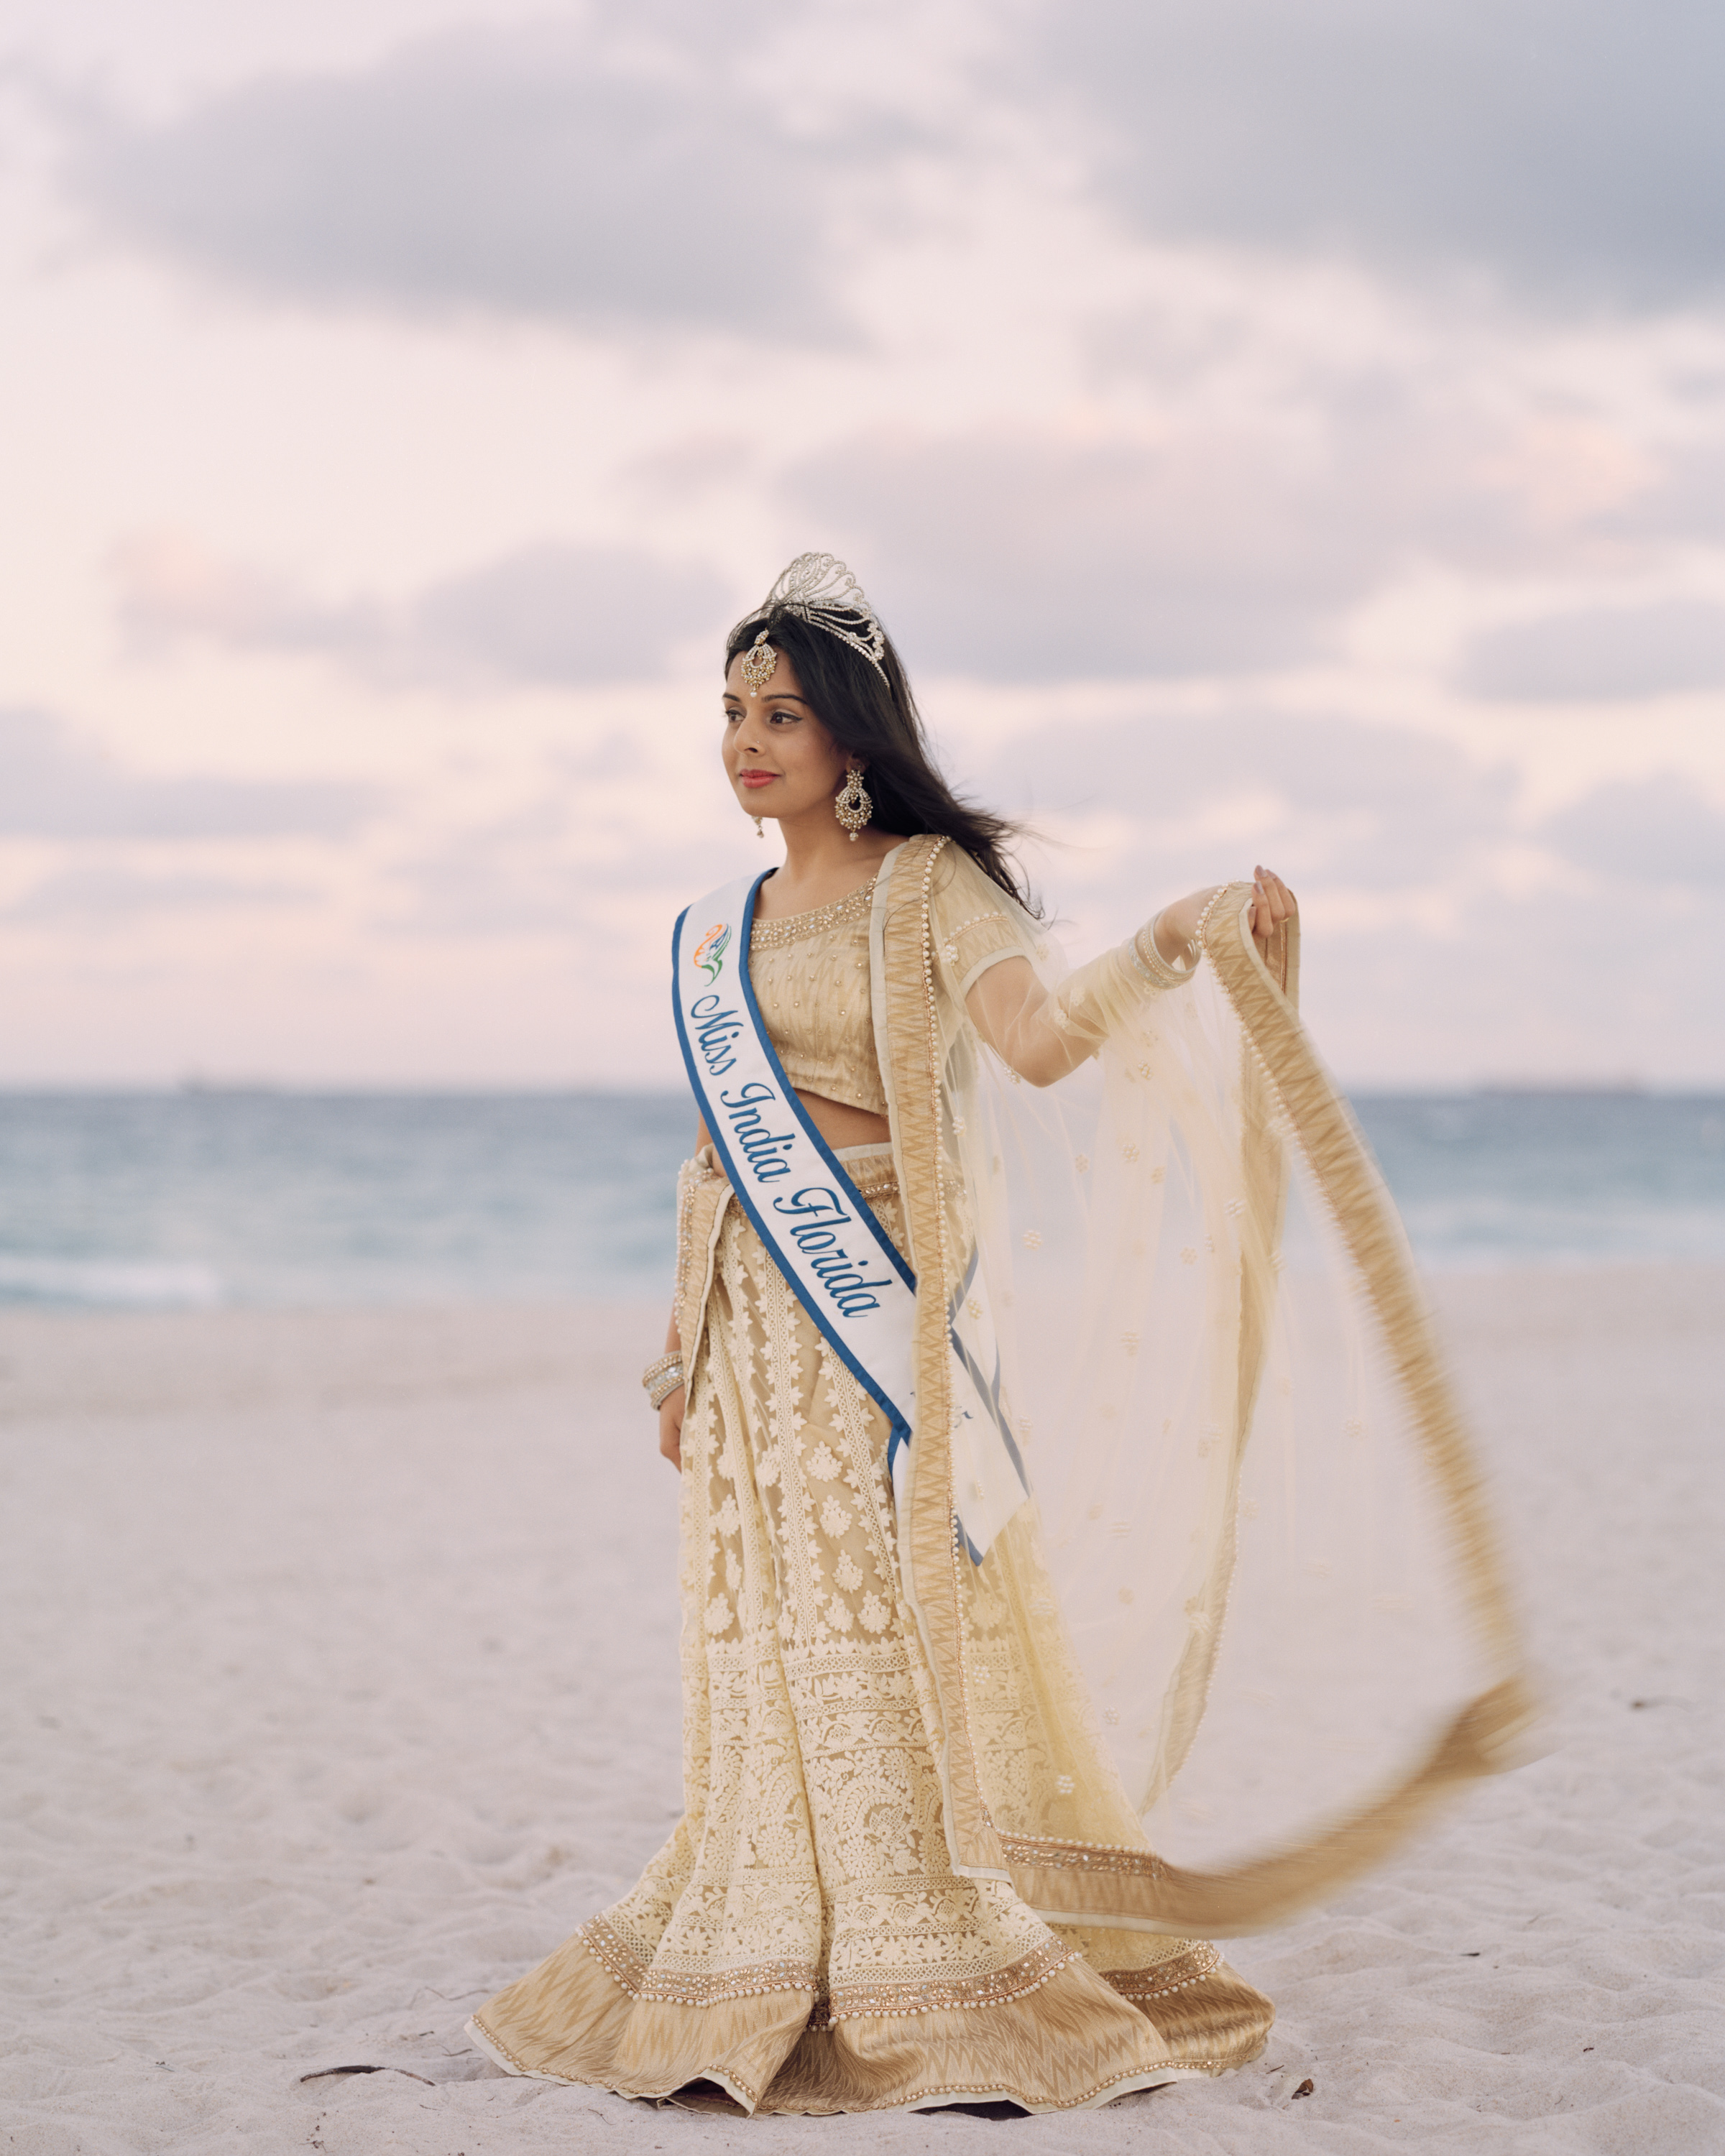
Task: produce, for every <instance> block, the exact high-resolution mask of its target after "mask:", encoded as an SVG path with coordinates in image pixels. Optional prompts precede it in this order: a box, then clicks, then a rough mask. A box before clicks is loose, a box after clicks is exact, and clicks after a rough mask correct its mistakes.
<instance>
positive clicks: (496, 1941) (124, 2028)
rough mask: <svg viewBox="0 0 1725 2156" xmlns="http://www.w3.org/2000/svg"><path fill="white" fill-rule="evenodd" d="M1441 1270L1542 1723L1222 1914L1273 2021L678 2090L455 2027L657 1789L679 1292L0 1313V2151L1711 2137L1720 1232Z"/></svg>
mask: <svg viewBox="0 0 1725 2156" xmlns="http://www.w3.org/2000/svg"><path fill="white" fill-rule="evenodd" d="M1439 1301H1440V1307H1441V1309H1442V1312H1443V1314H1444V1317H1445V1325H1446V1329H1447V1332H1448V1336H1449V1338H1450V1342H1451V1346H1452V1348H1453V1352H1454V1355H1455V1363H1456V1366H1457V1368H1458V1371H1459V1373H1460V1375H1461V1382H1462V1383H1463V1386H1464V1389H1465V1390H1466V1394H1467V1396H1468V1398H1469V1399H1470V1400H1471V1404H1472V1406H1473V1408H1474V1410H1475V1413H1476V1419H1477V1424H1478V1427H1479V1430H1480V1432H1481V1440H1482V1444H1483V1446H1484V1449H1485V1451H1486V1456H1487V1459H1488V1461H1489V1463H1490V1466H1491V1471H1492V1473H1493V1476H1494V1478H1495V1480H1496V1481H1497V1485H1498V1487H1499V1491H1500V1493H1501V1501H1502V1510H1503V1512H1504V1514H1505V1517H1506V1519H1507V1523H1508V1525H1509V1527H1510V1531H1511V1536H1512V1548H1513V1549H1514V1551H1515V1554H1516V1558H1517V1572H1518V1574H1519V1577H1520V1579H1521V1582H1522V1587H1523V1589H1524V1592H1525V1594H1526V1597H1527V1604H1528V1608H1529V1611H1530V1615H1531V1620H1532V1628H1533V1631H1534V1635H1535V1638H1536V1641H1537V1645H1538V1652H1539V1655H1540V1658H1541V1661H1542V1662H1543V1665H1544V1666H1545V1668H1546V1670H1547V1671H1548V1674H1549V1678H1550V1682H1551V1687H1552V1694H1553V1702H1554V1706H1553V1717H1552V1723H1551V1727H1550V1729H1549V1732H1548V1751H1547V1753H1546V1755H1545V1756H1544V1757H1543V1758H1542V1759H1540V1760H1539V1761H1538V1763H1536V1764H1534V1765H1532V1766H1530V1767H1527V1768H1524V1769H1522V1771H1521V1772H1519V1773H1518V1774H1514V1775H1512V1776H1510V1777H1508V1778H1507V1779H1503V1780H1502V1781H1499V1782H1497V1783H1495V1784H1491V1785H1489V1786H1487V1787H1486V1788H1484V1789H1480V1790H1478V1791H1476V1793H1475V1794H1472V1796H1471V1798H1469V1799H1467V1800H1466V1801H1465V1803H1464V1804H1462V1805H1461V1807H1460V1808H1458V1809H1456V1810H1455V1811H1454V1812H1453V1813H1451V1814H1450V1815H1448V1817H1447V1819H1446V1820H1445V1822H1444V1823H1443V1824H1442V1825H1440V1827H1439V1828H1438V1829H1437V1830H1436V1831H1435V1833H1433V1834H1432V1835H1430V1837H1429V1838H1428V1839H1426V1840H1424V1841H1423V1842H1421V1843H1420V1844H1419V1845H1416V1846H1414V1847H1413V1848H1412V1849H1410V1850H1409V1851H1408V1852H1407V1853H1406V1854H1405V1855H1404V1856H1403V1857H1402V1858H1401V1859H1400V1861H1398V1862H1397V1863H1396V1864H1395V1865H1394V1866H1393V1867H1392V1868H1390V1869H1389V1870H1387V1871H1384V1872H1382V1873H1380V1874H1378V1876H1375V1877H1373V1878H1372V1879H1371V1880H1369V1881H1367V1882H1365V1883H1364V1884H1363V1885H1362V1886H1358V1887H1356V1888H1355V1889H1354V1890H1353V1891H1352V1892H1349V1893H1348V1895H1347V1896H1346V1897H1344V1898H1343V1900H1341V1901H1340V1902H1337V1904H1336V1905H1335V1906H1334V1907H1330V1908H1328V1909H1326V1910H1324V1911H1322V1912H1320V1913H1318V1914H1316V1915H1314V1916H1312V1917H1308V1918H1307V1919H1306V1920H1304V1921H1303V1922H1301V1923H1300V1924H1298V1925H1297V1926H1296V1927H1295V1928H1291V1929H1290V1930H1288V1931H1286V1932H1284V1933H1278V1934H1276V1935H1274V1936H1271V1937H1266V1938H1257V1939H1250V1940H1240V1941H1237V1942H1235V1943H1234V1945H1233V1946H1232V1947H1231V1948H1230V1958H1232V1959H1233V1960H1234V1961H1235V1963H1236V1965H1237V1966H1238V1967H1239V1968H1240V1970H1241V1971H1242V1973H1243V1974H1245V1975H1246V1976H1248V1977H1249V1978H1250V1979H1251V1980H1252V1981H1253V1982H1255V1983H1256V1984H1260V1985H1262V1986H1263V1987H1264V1988H1265V1989H1267V1990H1268V1991H1270V1992H1271V1994H1273V1996H1274V1997H1275V1999H1276V2002H1277V2006H1278V2010H1279V2016H1280V2018H1279V2020H1278V2023H1277V2026H1276V2030H1275V2032H1274V2035H1272V2038H1271V2045H1270V2048H1269V2050H1268V2051H1267V2052H1266V2054H1265V2055H1264V2056H1263V2058H1262V2059H1261V2060H1260V2061H1258V2062H1257V2064H1255V2066H1251V2067H1250V2068H1247V2069H1246V2070H1245V2071H1242V2072H1240V2073H1239V2074H1237V2075H1235V2076H1233V2077H1232V2078H1230V2079H1228V2080H1225V2081H1222V2082H1214V2083H1209V2082H1206V2083H1202V2084H1185V2085H1182V2086H1179V2087H1174V2088H1170V2089H1168V2090H1163V2091H1159V2092H1153V2093H1151V2094H1148V2095H1145V2096H1141V2097H1132V2098H1129V2099H1127V2101H1125V2102H1122V2103H1121V2104H1119V2105H1117V2106H1115V2107H1111V2108H1110V2109H1108V2110H1106V2111H1103V2112H1090V2113H1084V2114H1080V2115H1077V2116H1075V2117H1042V2118H1035V2119H1023V2118H1020V2119H1014V2120H1012V2121H1010V2122H997V2121H994V2120H991V2119H987V2118H979V2117H974V2116H971V2115H968V2114H964V2113H950V2112H949V2113H942V2114H936V2115H932V2116H921V2117H880V2116H874V2117H847V2118H839V2119H834V2120H826V2121H799V2120H796V2119H783V2118H770V2119H761V2120H743V2119H740V2118H737V2117H723V2116H712V2115H705V2114H692V2113H689V2112H679V2111H675V2110H669V2109H664V2108H655V2107H648V2106H644V2105H637V2104H631V2103H629V2102H625V2101H624V2100H623V2099H621V2098H619V2097H612V2096H608V2095H605V2094H602V2093H600V2092H596V2091H593V2090H587V2089H578V2088H567V2089H566V2088H561V2087H552V2086H547V2085H543V2084H540V2083H535V2082H521V2081H517V2080H513V2079H511V2078H509V2077H508V2076H503V2075H501V2074H499V2073H498V2072H497V2071H495V2069H494V2068H492V2067H491V2066H490V2065H489V2063H488V2062H486V2061H485V2060H483V2059H482V2058H481V2057H480V2056H478V2055H477V2054H476V2053H475V2051H473V2050H472V2048H471V2047H470V2045H469V2044H468V2042H467V2040H466V2039H465V2036H464V2035H463V2034H462V2024H463V2021H464V2020H465V2016H466V2015H468V2013H469V2012H470V2011H471V2010H472V2008H473V2007H474V2006H475V2005H477V2004H478V2003H479V2002H480V2000H481V1999H484V1998H485V1996H487V1995H488V1994H490V1992H491V1991H492V1990H494V1989H495V1988H496V1987H498V1986H499V1985H500V1984H502V1983H503V1982H505V1981H506V1980H507V1979H510V1978H512V1977H513V1976H515V1975H516V1974H519V1973H520V1972H521V1971H522V1970H523V1969H526V1967H527V1966H528V1965H529V1964H531V1963H532V1962H534V1961H536V1959H537V1958H539V1957H540V1956H541V1955H542V1954H543V1953H546V1952H547V1950H548V1949H549V1948H551V1947H552V1946H553V1945H554V1944H556V1943H557V1942H558V1941H559V1940H561V1939H562V1938H564V1937H565V1936H566V1934H567V1933H568V1932H569V1931H570V1930H571V1929H572V1927H573V1926H574V1924H575V1923H576V1922H578V1921H579V1919H580V1918H581V1917H583V1916H584V1915H586V1914H587V1913H588V1912H590V1911H592V1910H593V1909H594V1908H595V1907H599V1906H601V1905H603V1903H605V1902H608V1901H610V1900H611V1899H613V1898H614V1897H615V1896H616V1895H617V1893H618V1892H619V1890H620V1889H622V1888H623V1887H624V1886H625V1885H626V1884H627V1883H629V1881H631V1880H632V1879H633V1877H634V1874H635V1872H636V1871H637V1870H638V1869H639V1866H640V1865H641V1863H642V1862H643V1861H644V1859H645V1858H646V1857H647V1856H649V1854H650V1853H651V1852H652V1851H653V1850H654V1849H655V1847H656V1846H657V1845H658V1844H659V1843H660V1840H662V1839H663V1837H664V1835H665V1833H666V1831H667V1830H668V1829H669V1827H670V1824H671V1822H672V1820H674V1818H675V1815H676V1814H677V1811H678V1809H679V1759H678V1746H679V1729H678V1702H677V1671H676V1657H675V1631H676V1612H675V1584H674V1567H675V1551H674V1547H673V1542H674V1532H675V1522H674V1490H673V1485H672V1477H671V1475H670V1471H669V1470H668V1469H667V1468H666V1467H665V1466H664V1465H663V1464H662V1463H661V1462H660V1460H658V1459H657V1458H656V1456H655V1452H654V1447H653V1435H652V1424H651V1419H650V1417H649V1415H648V1414H647V1413H646V1411H645V1409H644V1406H643V1404H642V1400H641V1395H640V1394H639V1390H638V1389H637V1387H636V1384H635V1375H636V1373H637V1371H638V1370H639V1366H640V1364H641V1363H642V1361H643V1360H644V1358H645V1356H646V1355H647V1354H648V1353H650V1352H651V1351H652V1348H653V1347H654V1346H655V1343H656V1342H657V1340H658V1337H659V1335H660V1327H662V1324H663V1322H664V1321H663V1314H662V1312H661V1311H658V1310H653V1311H648V1310H644V1309H640V1308H637V1307H619V1308H605V1309H601V1308H595V1307H588V1308H573V1307H570V1308H535V1309H519V1308H486V1307H480V1306H468V1307H464V1308H459V1309H450V1310H443V1311H396V1312H389V1311H347V1312H329V1313H314V1314H298V1313H268V1312H254V1313H244V1312H222V1313H216V1314H211V1315H198V1316H160V1317H156V1316H151V1317H108V1316H59V1315H47V1314H41V1315H38V1314H27V1313H20V1312H13V1313H10V1314H8V1315H5V1316H4V1317H0V1655H3V1661H4V1690H3V1699H4V1738H3V1763H4V1764H3V1777H0V1809H3V1820H4V1825H3V1837H4V1840H3V1856H0V1894H3V1903H0V1907H3V1913H4V1922H3V1928H0V2015H3V2030H4V2033H3V2046H0V2059H3V2063H0V2148H5V2149H7V2150H8V2151H12V2150H15V2151H18V2152H20V2156H23V2152H28V2156H74V2152H78V2156H119V2152H127V2156H130V2152H134V2151H138V2152H144V2151H148V2152H154V2151H157V2150H161V2151H173V2152H176V2156H207V2152H208V2156H213V2152H216V2151H218V2150H219V2151H221V2152H223V2156H229V2152H234V2151H244V2152H251V2153H252V2156H270V2152H274V2151H276V2150H282V2151H287V2150H298V2149H303V2148H313V2149H319V2150H323V2151H326V2152H328V2156H381V2152H385V2151H401V2152H404V2153H410V2156H504V2152H513V2151H516V2150H520V2151H540V2150H553V2149H554V2150H558V2151H568V2150H572V2149H578V2150H581V2151H583V2152H585V2151H611V2150H617V2151H637V2150H639V2151H641V2152H643V2156H648V2152H661V2151H663V2152H671V2151H685V2150H686V2151H689V2152H691V2153H693V2152H698V2156H708V2152H715V2151H721V2150H730V2149H740V2148H749V2149H764V2150H768V2151H773V2150H793V2149H794V2150H803V2149H816V2148H834V2147H840V2146H843V2147H847V2148H848V2147H860V2146H865V2147H867V2148H870V2149H875V2148H879V2149H884V2150H901V2149H902V2150H912V2149H915V2150H923V2149H942V2150H944V2149H957V2148H970V2147H973V2146H978V2145H980V2143H981V2142H982V2141H983V2140H984V2139H988V2140H990V2141H991V2142H992V2143H993V2145H995V2146H1000V2145H1003V2144H1004V2143H1006V2142H1009V2143H1011V2145H1012V2147H1013V2148H1014V2149H1021V2150H1024V2151H1025V2152H1031V2151H1050V2150H1061V2151H1076V2150H1079V2149H1084V2150H1103V2151H1106V2150H1111V2149H1116V2148H1119V2149H1125V2148H1131V2149H1132V2150H1133V2151H1134V2152H1140V2151H1142V2152H1145V2156H1160V2152H1163V2151H1167V2152H1169V2156H1173V2152H1175V2151H1179V2152H1181V2156H1209V2152H1225V2156H1234V2152H1246V2151H1250V2152H1253V2156H1260V2152H1262V2156H1280V2152H1283V2151H1294V2150H1315V2151H1324V2152H1328V2151H1338V2152H1348V2153H1349V2156H1352V2152H1355V2151H1368V2150H1378V2149H1384V2150H1389V2149H1402V2148H1418V2149H1422V2150H1425V2149H1430V2150H1443V2151H1446V2152H1447V2151H1455V2152H1458V2156H1460V2152H1463V2151H1466V2152H1474V2151H1498V2150H1514V2151H1522V2150H1527V2151H1542V2152H1543V2151H1553V2152H1555V2151H1588V2152H1601V2156H1616V2152H1625V2156H1626V2152H1630V2151H1635V2152H1641V2151H1645V2152H1647V2156H1687V2152H1696V2156H1702V2152H1717V2151H1718V2150H1721V2149H1725V2017H1722V2014H1721V2009H1722V2007H1725V1971H1722V1960H1725V1953H1722V1948H1725V1728H1722V1722H1721V1716H1720V1712H1719V1706H1718V1701H1719V1697H1720V1692H1721V1681H1720V1680H1721V1676H1722V1674H1725V1672H1722V1661H1725V1627H1722V1624H1721V1618H1722V1614H1725V1589H1722V1586H1721V1578H1722V1570H1725V1568H1722V1566H1721V1562H1720V1551H1721V1549H1722V1548H1725V1517H1722V1515H1725V1504H1722V1488H1725V1471H1722V1463H1721V1453H1722V1446H1725V1272H1722V1271H1712V1272H1696V1271H1682V1270H1675V1269H1672V1270H1651V1269H1650V1270H1636V1271H1625V1272H1618V1273H1603V1272H1601V1273H1590V1274H1572V1275H1564V1274H1558V1273H1543V1274H1533V1273H1529V1274H1524V1275H1504V1276H1497V1277H1493V1278H1486V1277H1476V1278H1456V1279H1451V1280H1449V1281H1444V1282H1440V1285H1439ZM354 2065H357V2066H373V2067H378V2068H382V2069H384V2070H385V2071H377V2072H372V2073H367V2074H362V2075H352V2076H341V2077H330V2078H321V2079H316V2080H306V2079H304V2078H303V2077H304V2076H307V2075H311V2074H315V2073H317V2072H319V2071H321V2070H322V2069H326V2068H331V2067H337V2066H354ZM1308 2082H1309V2084H1310V2087H1311V2092H1310V2094H1309V2095H1306V2096H1301V2094H1299V2093H1298V2092H1299V2091H1300V2089H1301V2087H1302V2085H1304V2084H1307V2083H1308Z"/></svg>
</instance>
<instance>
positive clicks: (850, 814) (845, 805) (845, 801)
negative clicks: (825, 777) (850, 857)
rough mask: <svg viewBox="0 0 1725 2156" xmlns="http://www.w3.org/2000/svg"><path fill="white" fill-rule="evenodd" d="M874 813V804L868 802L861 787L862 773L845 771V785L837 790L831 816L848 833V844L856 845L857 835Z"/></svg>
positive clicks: (862, 786) (864, 790)
mask: <svg viewBox="0 0 1725 2156" xmlns="http://www.w3.org/2000/svg"><path fill="white" fill-rule="evenodd" d="M874 813H875V804H874V803H873V802H872V801H870V798H869V797H868V793H867V790H866V789H865V787H864V785H863V783H862V773H860V771H855V770H852V771H847V772H846V773H845V783H844V784H843V786H841V787H840V788H839V791H838V793H837V794H836V796H835V797H834V801H833V814H834V815H835V816H836V817H837V818H838V819H839V822H840V823H841V824H843V825H844V826H845V829H846V830H847V831H849V832H850V843H851V844H852V845H853V846H854V845H855V844H856V834H857V833H858V832H859V831H860V830H861V829H862V828H863V826H864V825H865V824H866V823H867V822H868V820H869V819H870V816H872V815H873V814H874Z"/></svg>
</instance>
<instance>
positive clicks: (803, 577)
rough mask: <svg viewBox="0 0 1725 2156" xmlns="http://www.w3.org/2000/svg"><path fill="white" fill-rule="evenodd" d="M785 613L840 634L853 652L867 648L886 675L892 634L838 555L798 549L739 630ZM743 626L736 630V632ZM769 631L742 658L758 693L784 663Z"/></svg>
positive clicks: (747, 679)
mask: <svg viewBox="0 0 1725 2156" xmlns="http://www.w3.org/2000/svg"><path fill="white" fill-rule="evenodd" d="M781 613H793V614H797V615H798V616H799V617H800V618H801V619H803V621H807V622H812V623H813V624H814V627H815V628H816V629H824V630H825V631H826V633H827V634H828V635H829V636H836V637H837V638H838V639H839V640H840V642H841V643H845V644H849V645H850V648H851V649H852V650H853V651H860V652H861V654H862V655H863V657H864V658H865V659H866V660H868V662H869V664H870V665H871V666H872V667H873V668H874V670H875V672H876V673H877V674H878V675H880V678H881V680H883V681H884V680H886V668H885V666H883V665H881V663H880V662H881V660H882V659H883V658H884V657H885V656H886V631H885V630H884V629H882V628H881V626H880V622H879V621H878V619H876V618H875V609H874V608H873V607H871V606H870V604H869V601H868V594H867V593H865V591H864V590H863V588H862V586H861V585H860V584H859V583H858V582H857V581H856V578H855V577H853V576H852V575H851V573H850V570H849V569H847V568H846V567H845V564H844V563H843V562H840V561H839V560H838V559H836V558H835V557H834V556H833V555H831V554H798V557H797V558H796V560H795V561H794V562H792V564H791V566H790V567H789V568H788V569H787V570H786V571H785V572H783V575H782V576H781V577H779V578H778V582H777V583H775V584H774V585H773V589H772V590H771V591H770V592H768V594H767V596H766V598H764V599H762V602H761V603H760V605H759V606H757V607H752V608H750V610H749V612H748V613H746V614H745V615H744V616H743V618H742V620H741V621H740V622H738V623H737V629H742V628H745V627H747V624H749V623H750V622H752V621H759V620H760V619H761V617H762V615H763V614H765V615H766V616H767V618H768V623H769V624H770V623H771V621H772V619H773V616H774V615H775V614H781ZM737 629H732V632H731V634H732V635H733V636H735V635H736V634H737ZM767 638H768V629H762V631H761V634H759V635H758V636H757V638H756V639H755V640H754V642H753V643H752V644H751V645H750V646H749V648H748V649H747V651H746V652H745V653H744V654H743V658H742V678H743V680H744V682H745V683H746V685H747V686H748V687H749V688H750V689H752V690H754V692H755V694H756V695H757V696H758V695H759V694H760V692H761V690H762V689H764V688H765V687H766V686H767V684H768V682H769V681H770V680H772V679H773V670H774V669H775V668H776V667H777V666H778V653H777V652H776V651H775V650H774V649H773V646H772V645H771V644H769V643H768V641H767Z"/></svg>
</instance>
